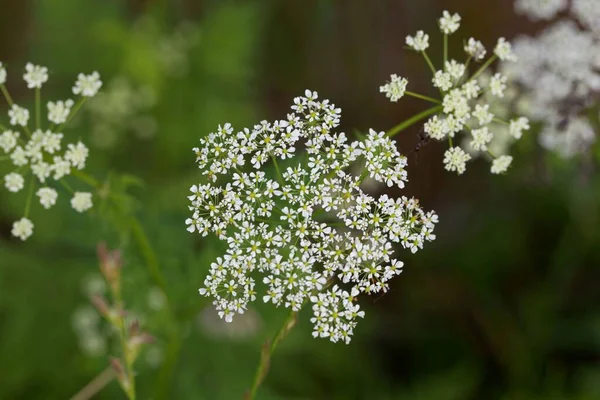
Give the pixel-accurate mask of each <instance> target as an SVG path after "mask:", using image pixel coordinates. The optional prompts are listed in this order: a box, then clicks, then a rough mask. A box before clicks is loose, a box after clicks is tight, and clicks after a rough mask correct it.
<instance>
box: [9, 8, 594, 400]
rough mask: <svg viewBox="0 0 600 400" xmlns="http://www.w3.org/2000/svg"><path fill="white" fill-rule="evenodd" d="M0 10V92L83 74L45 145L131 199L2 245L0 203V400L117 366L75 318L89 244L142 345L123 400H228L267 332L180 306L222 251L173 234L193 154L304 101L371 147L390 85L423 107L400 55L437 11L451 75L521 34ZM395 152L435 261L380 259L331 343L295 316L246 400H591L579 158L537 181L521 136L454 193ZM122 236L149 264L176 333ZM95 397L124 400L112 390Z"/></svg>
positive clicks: (388, 22) (409, 65)
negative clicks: (94, 82) (428, 227)
mask: <svg viewBox="0 0 600 400" xmlns="http://www.w3.org/2000/svg"><path fill="white" fill-rule="evenodd" d="M1 3H2V7H1V9H2V13H0V55H1V57H0V58H1V61H2V62H4V63H5V64H7V65H8V66H9V81H8V87H9V89H10V90H11V93H12V94H13V97H14V98H15V100H16V101H17V102H19V103H22V104H29V105H31V102H32V95H31V92H28V91H27V90H26V89H25V86H24V84H23V82H22V80H21V79H20V75H21V74H22V73H21V72H20V71H21V69H22V67H23V66H24V64H25V63H26V62H27V61H31V62H33V63H36V64H41V65H46V66H48V67H49V70H50V81H49V82H48V84H46V86H45V87H44V95H45V96H46V97H45V98H46V99H50V98H53V99H62V98H66V97H68V96H69V93H70V88H71V85H72V82H73V81H74V79H75V77H76V75H77V73H79V72H85V73H89V72H91V71H93V70H98V71H99V72H100V73H101V75H102V78H103V81H104V87H103V93H102V95H101V96H99V97H98V98H97V99H95V100H97V101H95V102H94V103H93V104H90V105H89V107H87V106H86V110H85V111H84V112H82V113H81V115H79V117H78V118H77V120H76V121H74V126H72V127H71V129H70V130H68V131H67V132H65V133H66V137H67V138H72V139H74V138H77V137H80V138H81V139H82V140H83V141H84V142H85V143H87V144H88V145H89V146H90V149H91V150H90V159H89V164H88V168H87V171H88V172H90V173H91V174H93V175H94V176H97V177H99V178H100V179H102V180H103V181H106V182H108V184H110V186H111V188H112V190H114V191H116V192H119V193H121V192H122V193H128V194H130V195H131V197H130V198H129V197H127V198H125V197H123V199H124V200H123V201H120V202H118V203H117V204H110V202H106V203H104V202H102V204H100V203H98V204H96V207H95V209H94V212H93V213H92V216H91V218H88V217H86V216H81V215H75V213H74V212H73V211H72V210H71V209H70V207H69V206H68V202H67V201H66V197H62V198H60V197H59V205H57V207H56V208H55V209H54V212H45V210H43V209H41V207H39V205H38V206H37V207H33V211H32V219H33V221H34V223H35V224H36V228H35V234H34V236H33V237H32V238H30V240H28V241H27V242H25V243H22V242H20V241H17V240H15V239H14V238H11V237H10V226H11V224H12V222H13V221H14V220H15V219H18V218H20V216H21V213H22V207H23V202H24V199H23V198H22V196H21V195H11V194H9V193H8V192H7V191H5V190H2V191H0V399H11V400H12V399H23V400H30V399H44V400H49V399H67V398H70V396H72V395H73V394H75V393H76V392H77V391H78V390H79V389H80V388H82V387H83V386H85V385H86V384H87V383H88V382H89V381H90V380H91V379H93V378H94V377H95V376H96V375H97V374H99V373H100V372H101V371H102V370H103V369H104V368H105V367H106V365H107V362H108V359H109V356H110V355H111V354H115V352H116V351H117V347H116V346H115V345H116V343H114V338H113V337H112V336H111V335H110V334H109V330H108V327H107V326H105V324H103V323H102V322H101V321H100V320H98V318H97V316H96V313H95V311H93V309H90V306H89V301H88V295H89V294H90V293H92V292H98V291H102V290H103V289H102V285H100V284H99V278H100V276H99V274H98V267H97V261H96V255H95V246H96V244H97V243H98V242H100V241H106V242H107V243H108V244H109V246H111V247H113V248H115V247H119V248H121V249H122V250H123V253H124V258H125V264H126V265H125V267H124V268H125V269H124V279H125V281H124V290H125V295H126V299H127V304H128V308H129V309H130V310H131V311H132V312H133V313H134V315H136V316H138V317H139V318H140V319H141V321H142V325H143V326H144V327H145V329H146V330H148V331H150V332H151V333H152V334H153V335H154V336H155V337H156V338H157V341H156V343H155V344H154V345H151V346H149V347H148V348H147V349H146V351H145V352H144V354H142V356H141V358H140V360H139V361H138V364H137V371H138V372H139V375H138V376H137V382H138V387H139V393H140V396H139V398H140V399H178V400H179V399H215V400H221V399H222V400H228V399H241V398H242V396H243V394H244V392H245V390H247V389H248V388H249V386H250V384H251V381H252V378H253V375H254V371H255V368H256V365H257V363H258V359H259V352H260V346H261V344H262V343H263V341H264V340H265V338H267V337H271V336H272V335H273V334H274V332H275V331H276V330H277V328H278V326H279V325H280V324H281V323H282V321H283V320H284V318H285V315H286V313H285V310H273V309H272V308H271V307H262V306H261V305H260V304H259V303H257V304H256V308H254V309H252V310H250V311H251V312H248V313H247V314H246V315H244V317H243V318H239V319H238V320H236V321H235V322H234V323H233V324H231V325H225V324H224V323H222V322H221V321H219V320H218V318H217V317H216V316H215V314H214V313H212V312H211V309H210V307H209V304H207V302H206V300H205V299H203V298H201V297H199V296H198V293H197V289H198V288H199V287H200V286H201V284H202V281H203V279H204V276H205V273H206V271H207V270H208V267H209V265H210V263H211V262H212V261H213V260H214V259H215V258H216V257H217V256H218V255H219V254H220V252H221V251H222V246H221V245H220V244H219V243H217V242H216V241H215V240H214V239H211V238H205V239H202V238H200V237H199V236H198V235H191V234H188V232H186V230H185V225H184V223H183V221H184V220H185V218H186V217H187V199H186V197H185V196H186V195H187V191H188V188H189V186H191V185H192V184H194V183H198V181H199V180H200V179H201V176H200V173H199V171H198V170H197V168H196V166H195V164H194V156H193V153H192V151H191V148H192V147H194V146H195V145H197V142H198V139H199V138H200V137H201V136H203V135H206V134H207V133H208V132H210V131H213V130H215V129H216V127H217V124H220V123H225V122H231V123H232V124H233V125H234V127H236V128H242V127H244V126H251V125H253V124H254V123H257V122H258V121H260V120H262V119H275V118H283V117H284V116H285V113H286V111H287V109H288V107H289V106H290V104H291V101H292V98H293V97H294V96H296V95H299V94H301V93H303V91H304V89H306V88H310V89H312V90H317V91H318V92H319V94H320V95H321V97H324V98H329V99H330V100H331V101H332V102H334V103H335V104H337V105H338V106H340V107H341V108H342V110H343V112H342V128H343V130H345V131H346V132H352V131H353V130H354V129H358V130H361V131H365V130H366V129H368V128H370V127H373V128H375V129H377V130H387V129H389V128H390V127H392V126H393V125H395V124H396V123H398V122H400V121H401V120H402V119H404V118H406V117H408V116H410V115H412V114H414V113H416V112H418V111H420V110H423V109H425V107H424V106H423V104H421V103H419V102H418V101H417V100H414V101H413V100H409V99H404V100H403V101H401V102H400V103H397V104H391V103H389V102H387V101H386V99H385V97H384V96H383V95H381V94H380V93H378V88H379V85H381V84H383V83H384V82H385V80H386V79H387V77H388V76H389V74H391V73H399V74H403V75H407V76H408V78H409V80H410V82H411V85H412V88H413V90H415V91H419V92H422V93H427V91H428V90H430V89H429V79H430V78H429V76H428V71H427V70H426V68H425V65H424V63H423V60H422V59H420V58H419V57H417V56H416V55H414V54H411V53H408V52H406V51H404V50H403V46H404V37H405V36H406V35H407V34H412V33H413V32H414V31H416V30H417V29H424V30H426V31H428V32H429V33H431V34H432V42H433V49H432V54H436V55H437V53H440V52H441V50H440V49H441V47H440V46H441V40H438V39H439V38H437V37H436V35H435V31H436V25H435V24H436V22H435V20H436V18H438V16H439V15H440V14H441V11H442V10H443V9H445V8H448V9H449V10H451V11H453V12H459V13H460V14H461V15H462V17H463V26H462V28H461V30H460V31H459V34H457V35H456V36H455V37H453V38H452V39H453V40H452V41H451V43H452V45H451V51H454V53H451V54H457V53H458V52H459V51H460V49H461V47H462V38H465V39H466V38H468V37H469V36H475V37H477V38H480V39H481V40H482V41H484V43H485V44H487V45H492V44H493V43H494V41H495V39H496V38H497V37H499V36H507V37H509V38H510V37H512V36H514V35H515V34H516V33H518V32H532V31H534V30H535V29H536V27H534V26H531V25H529V24H528V23H527V22H526V21H525V20H521V19H517V18H516V17H515V16H514V15H513V13H512V7H511V4H510V3H511V2H510V1H508V0H486V1H485V2H482V1H480V0H454V1H450V0H446V1H442V0H437V1H436V0H420V1H413V0H394V1H392V0H377V1H375V0H356V1H334V0H320V1H317V0H299V1H296V0H282V1H275V0H272V1H225V0H218V1H217V0H213V1H210V0H204V1H200V0H173V1H166V0H165V1H159V0H156V1H150V0H130V1H125V0H119V1H117V0H38V1H16V0H12V1H10V0H3V1H2V2H1ZM438 50H440V51H438ZM436 51H437V53H436ZM457 57H458V56H457ZM436 60H438V61H439V57H436ZM427 94H428V93H427ZM3 107H5V108H6V106H3ZM418 131H419V127H418V126H417V127H415V128H414V129H412V130H407V131H405V132H404V133H403V134H402V135H401V136H400V137H399V138H398V141H399V146H400V149H401V151H402V152H403V153H404V154H407V155H408V156H409V179H410V183H409V184H408V186H407V188H406V190H405V194H408V195H412V196H416V197H418V198H419V199H420V200H421V203H422V204H423V206H424V208H426V209H435V210H436V211H437V212H438V214H439V215H440V223H439V225H438V228H437V231H436V233H437V237H438V238H437V240H436V241H435V242H434V243H433V244H432V245H429V246H427V247H426V248H425V250H424V251H422V252H419V253H418V254H417V255H414V256H413V255H411V254H407V253H406V252H403V253H402V254H401V255H400V258H401V259H403V260H404V261H405V272H404V273H403V274H402V276H401V277H400V278H398V279H397V280H396V281H395V282H393V284H392V290H391V292H389V293H388V294H386V295H385V296H383V297H381V298H379V299H375V298H365V299H363V300H362V302H361V306H362V307H364V308H365V309H366V312H367V315H366V318H365V319H364V320H363V321H361V322H360V323H359V326H358V328H357V330H356V335H355V337H354V340H353V342H352V343H351V345H349V346H345V345H343V344H332V343H329V342H328V341H324V340H314V339H312V337H311V335H310V331H311V326H310V322H309V321H308V319H309V312H303V313H302V314H301V316H300V323H299V326H298V327H297V328H296V329H295V330H294V331H293V332H292V333H291V334H290V335H289V337H287V338H286V339H285V341H283V342H282V344H281V346H280V347H279V348H278V349H277V351H276V353H275V355H274V358H273V360H272V365H271V371H270V374H269V376H268V377H267V380H266V382H265V383H264V385H263V387H262V388H261V390H260V392H259V395H258V399H264V400H277V399H332V400H334V399H344V400H346V399H348V400H352V399H357V400H358V399H374V400H404V399H407V400H408V399H411V400H426V399H431V400H455V399H456V400H458V399H501V400H529V399H531V400H533V399H577V400H587V399H590V400H592V399H600V268H598V267H599V266H600V250H599V249H600V247H599V246H600V226H599V218H600V216H599V213H600V196H599V194H600V178H599V177H598V175H597V173H596V171H597V169H598V157H595V158H594V157H583V158H580V159H574V160H569V161H564V160H558V159H556V158H555V157H554V156H552V155H550V154H547V153H543V152H542V151H540V150H539V148H538V146H537V145H536V141H535V138H534V137H529V138H527V139H526V140H524V141H522V142H521V143H519V145H518V146H517V147H516V148H514V150H513V151H514V156H515V159H516V165H515V166H514V167H513V168H512V170H511V171H510V173H509V174H508V175H506V176H500V177H497V176H490V175H489V173H488V166H487V164H486V163H485V162H483V161H477V162H475V163H473V164H472V165H471V166H470V168H468V170H467V173H466V174H465V175H464V176H461V177H457V176H455V175H453V174H450V173H446V172H445V171H444V170H443V166H442V162H441V160H442V153H443V150H444V149H443V148H442V146H438V145H437V144H435V143H432V144H429V145H428V146H426V147H425V148H423V149H421V150H420V151H419V152H418V153H417V152H415V151H414V147H415V144H416V143H417V141H418ZM6 168H7V166H5V165H0V172H4V173H5V172H6ZM109 171H110V173H109ZM127 215H137V216H138V217H139V218H140V220H141V223H142V224H143V226H144V227H145V228H146V230H147V232H148V236H149V240H150V242H151V243H152V245H153V247H154V248H155V249H156V252H157V253H158V254H159V260H158V262H159V263H160V265H161V268H162V269H163V271H164V274H165V276H166V280H167V292H168V296H169V298H170V299H171V301H172V303H173V305H174V308H175V310H176V316H177V321H178V323H177V329H173V327H172V326H171V322H170V320H169V318H168V317H167V315H166V311H165V302H164V299H163V298H162V295H161V293H160V291H159V290H157V288H156V287H155V286H154V283H153V281H152V279H151V278H150V276H149V275H148V273H147V269H146V262H145V261H144V258H143V253H142V252H141V251H140V248H139V246H136V244H135V241H134V240H133V238H132V232H131V231H130V230H129V229H128V228H127V227H126V226H123V221H124V216H127ZM305 311H306V310H305ZM95 398H98V399H120V398H124V395H123V394H122V392H121V391H120V388H119V387H118V385H117V383H116V382H112V383H111V384H109V385H108V386H107V387H106V388H105V389H104V390H103V391H102V392H100V394H99V395H98V396H97V397H95Z"/></svg>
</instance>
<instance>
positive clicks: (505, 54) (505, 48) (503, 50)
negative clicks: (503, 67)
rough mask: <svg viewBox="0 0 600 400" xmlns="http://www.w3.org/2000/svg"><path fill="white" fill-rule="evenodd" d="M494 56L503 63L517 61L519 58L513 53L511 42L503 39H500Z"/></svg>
mask: <svg viewBox="0 0 600 400" xmlns="http://www.w3.org/2000/svg"><path fill="white" fill-rule="evenodd" d="M494 54H495V55H496V56H498V58H499V59H500V60H502V61H517V56H515V53H513V51H512V46H511V45H510V42H507V41H506V39H504V38H503V37H501V38H500V39H498V43H497V44H496V47H495V48H494Z"/></svg>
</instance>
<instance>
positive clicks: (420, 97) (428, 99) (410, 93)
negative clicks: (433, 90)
mask: <svg viewBox="0 0 600 400" xmlns="http://www.w3.org/2000/svg"><path fill="white" fill-rule="evenodd" d="M404 93H405V94H406V95H407V96H411V97H415V98H417V99H421V100H425V101H428V102H430V103H435V104H442V102H441V101H440V100H438V99H434V98H433V97H429V96H425V95H422V94H419V93H415V92H409V91H408V90H407V91H406V92H404Z"/></svg>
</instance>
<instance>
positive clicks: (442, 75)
mask: <svg viewBox="0 0 600 400" xmlns="http://www.w3.org/2000/svg"><path fill="white" fill-rule="evenodd" d="M432 82H433V86H435V87H436V88H439V89H441V90H442V91H443V92H446V91H448V89H450V88H451V87H452V76H451V75H450V74H449V73H448V72H443V71H437V72H436V73H435V76H434V77H433V79H432Z"/></svg>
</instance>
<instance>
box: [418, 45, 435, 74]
mask: <svg viewBox="0 0 600 400" xmlns="http://www.w3.org/2000/svg"><path fill="white" fill-rule="evenodd" d="M421 54H423V57H425V62H427V65H429V69H430V70H431V73H432V74H433V75H435V67H434V66H433V63H432V62H431V59H430V58H429V56H428V55H427V52H426V51H425V50H423V51H422V52H421Z"/></svg>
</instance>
